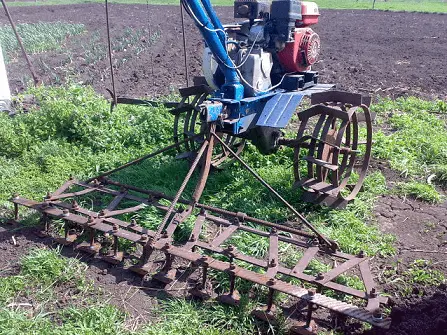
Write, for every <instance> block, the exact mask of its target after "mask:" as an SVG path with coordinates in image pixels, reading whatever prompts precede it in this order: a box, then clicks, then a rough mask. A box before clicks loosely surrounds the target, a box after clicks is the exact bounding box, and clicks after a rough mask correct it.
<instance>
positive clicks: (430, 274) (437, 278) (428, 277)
mask: <svg viewBox="0 0 447 335" xmlns="http://www.w3.org/2000/svg"><path fill="white" fill-rule="evenodd" d="M404 276H405V277H406V278H407V279H408V280H409V282H410V283H411V284H420V285H424V286H438V285H440V284H442V283H444V282H445V276H444V274H443V273H442V272H441V271H438V270H435V269H432V263H431V262H430V261H427V260H425V259H416V260H415V261H414V262H413V263H412V264H411V265H410V267H409V268H408V269H407V271H405V272H404Z"/></svg>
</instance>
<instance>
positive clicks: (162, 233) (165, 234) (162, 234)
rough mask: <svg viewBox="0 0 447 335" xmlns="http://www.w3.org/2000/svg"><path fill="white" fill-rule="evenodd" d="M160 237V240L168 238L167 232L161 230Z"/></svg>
mask: <svg viewBox="0 0 447 335" xmlns="http://www.w3.org/2000/svg"><path fill="white" fill-rule="evenodd" d="M161 237H162V238H168V237H169V235H168V232H167V231H166V230H163V231H162V232H161Z"/></svg>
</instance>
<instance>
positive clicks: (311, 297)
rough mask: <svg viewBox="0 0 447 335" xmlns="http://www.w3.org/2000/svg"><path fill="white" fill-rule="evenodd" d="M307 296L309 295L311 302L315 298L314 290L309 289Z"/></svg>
mask: <svg viewBox="0 0 447 335" xmlns="http://www.w3.org/2000/svg"><path fill="white" fill-rule="evenodd" d="M307 294H308V295H309V298H310V299H311V300H312V299H313V298H314V297H315V289H313V288H312V289H309V290H308V291H307Z"/></svg>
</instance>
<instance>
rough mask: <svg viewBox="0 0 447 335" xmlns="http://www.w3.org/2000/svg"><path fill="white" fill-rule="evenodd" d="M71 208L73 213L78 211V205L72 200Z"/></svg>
mask: <svg viewBox="0 0 447 335" xmlns="http://www.w3.org/2000/svg"><path fill="white" fill-rule="evenodd" d="M71 208H73V209H74V210H75V211H77V210H78V209H79V204H78V202H77V201H76V200H73V202H72V203H71Z"/></svg>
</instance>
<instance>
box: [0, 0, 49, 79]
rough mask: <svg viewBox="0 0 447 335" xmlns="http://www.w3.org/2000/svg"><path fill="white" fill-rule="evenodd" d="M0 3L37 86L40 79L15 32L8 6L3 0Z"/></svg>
mask: <svg viewBox="0 0 447 335" xmlns="http://www.w3.org/2000/svg"><path fill="white" fill-rule="evenodd" d="M2 5H3V8H4V9H5V13H6V16H7V17H8V20H9V23H10V24H11V28H12V30H13V31H14V34H15V35H16V38H17V42H18V43H19V46H20V49H21V50H22V54H23V57H25V60H26V62H27V63H28V68H29V70H30V72H31V75H32V77H33V80H34V85H36V86H37V85H39V84H40V79H39V77H38V76H37V74H36V70H35V69H34V66H33V64H32V63H31V60H30V59H29V57H28V54H27V53H26V50H25V47H24V45H23V42H22V39H21V38H20V35H19V33H18V32H17V29H16V25H15V24H14V21H13V20H12V17H11V14H10V13H9V10H8V7H7V6H6V1H5V0H2Z"/></svg>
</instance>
